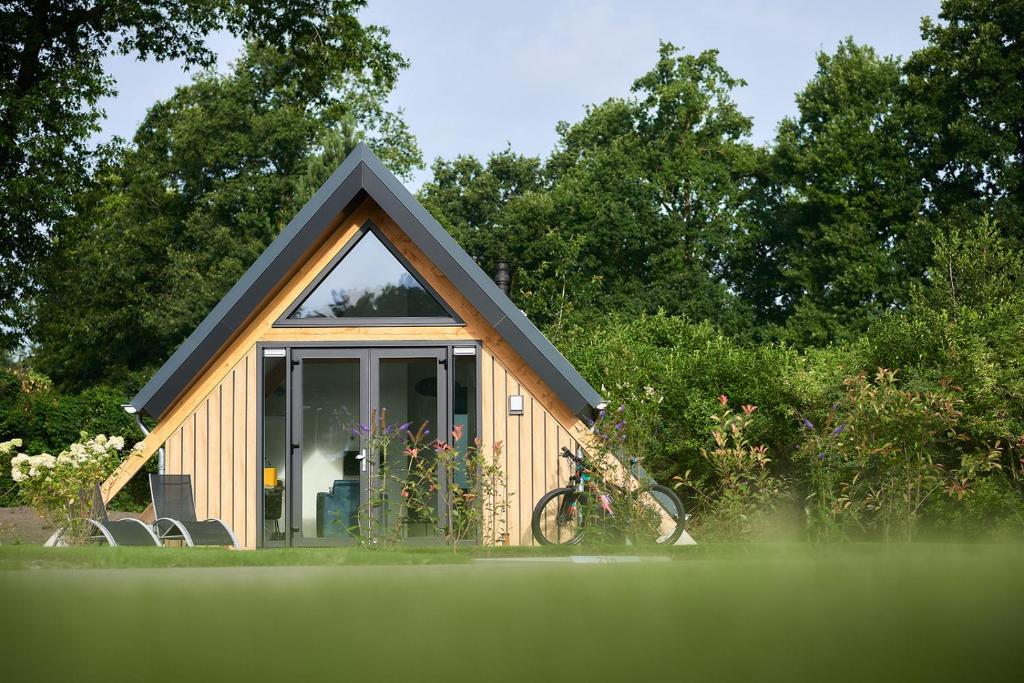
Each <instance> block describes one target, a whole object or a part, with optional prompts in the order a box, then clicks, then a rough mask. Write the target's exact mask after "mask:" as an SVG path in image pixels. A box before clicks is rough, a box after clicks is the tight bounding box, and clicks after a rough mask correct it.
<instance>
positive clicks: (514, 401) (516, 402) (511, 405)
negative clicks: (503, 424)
mask: <svg viewBox="0 0 1024 683" xmlns="http://www.w3.org/2000/svg"><path fill="white" fill-rule="evenodd" d="M508 414H509V415H522V414H523V397H522V396H520V395H519V394H513V395H512V396H509V397H508Z"/></svg>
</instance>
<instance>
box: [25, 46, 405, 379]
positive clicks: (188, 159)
mask: <svg viewBox="0 0 1024 683" xmlns="http://www.w3.org/2000/svg"><path fill="white" fill-rule="evenodd" d="M346 30H348V27H346ZM363 42H368V43H369V44H368V45H366V44H363ZM350 43H352V47H351V49H342V46H346V45H349V44H350ZM338 51H339V55H337V58H336V59H335V62H334V67H335V68H333V69H329V68H326V67H324V68H321V69H320V70H319V80H315V79H313V78H312V76H311V74H310V73H309V72H308V71H305V72H304V73H303V74H302V77H301V78H299V77H297V75H298V72H299V71H302V70H304V68H305V67H303V66H302V64H303V60H301V59H299V58H298V57H297V56H296V55H295V54H293V53H291V52H281V51H279V50H277V49H276V48H274V47H273V46H271V45H267V44H264V43H262V42H253V43H250V44H249V45H248V46H247V49H246V51H245V53H244V55H243V56H242V57H241V58H240V59H239V60H238V61H237V62H236V63H235V64H234V66H233V67H232V69H231V71H230V72H228V73H226V74H220V73H217V72H215V71H204V72H203V73H201V74H199V75H198V76H197V77H196V79H195V80H194V81H193V83H192V84H190V85H188V86H185V87H182V88H179V89H178V91H177V92H176V93H175V95H174V96H173V97H171V98H170V99H168V100H165V101H163V102H158V103H157V104H155V105H154V106H153V107H152V108H151V109H150V110H149V112H148V114H147V116H146V118H145V120H144V121H143V122H142V124H141V125H140V126H139V129H138V131H137V133H136V135H135V138H134V140H133V142H132V143H131V144H127V143H124V142H120V141H117V142H115V143H113V144H112V145H110V146H107V147H105V148H104V149H103V150H102V151H103V156H102V157H101V158H100V159H99V160H98V162H97V168H96V171H95V173H94V175H93V178H92V182H91V183H90V185H89V186H88V187H87V188H86V189H85V190H84V191H82V192H81V193H80V194H79V195H78V196H77V197H76V206H75V214H74V216H72V217H69V218H68V219H67V220H64V221H62V222H61V223H60V224H59V225H58V226H56V227H55V229H54V231H53V246H54V248H53V253H52V255H51V256H50V258H49V259H47V262H46V263H45V264H44V265H43V266H42V267H41V268H40V269H39V270H38V279H39V283H40V286H41V292H40V295H39V296H38V298H37V300H36V309H35V311H34V313H35V324H34V327H33V330H32V332H33V339H34V341H36V342H37V343H38V350H37V352H36V354H35V362H36V365H37V367H38V368H39V369H41V370H42V371H43V372H45V373H46V374H48V375H49V376H51V377H52V378H53V379H54V380H55V381H56V382H57V383H58V385H60V386H62V387H65V388H73V389H78V388H84V387H86V386H89V385H90V384H92V383H95V382H98V381H107V382H111V381H113V382H121V383H124V382H128V383H131V382H132V381H133V380H132V376H133V375H132V373H133V372H136V373H137V372H138V371H142V370H146V369H149V370H152V369H153V368H154V367H155V366H157V365H159V364H160V363H162V362H163V361H164V360H165V359H166V358H167V357H168V356H169V355H170V354H171V352H172V351H173V350H174V349H175V347H176V346H177V345H178V344H180V343H181V342H182V341H183V340H184V338H185V337H186V336H187V335H188V334H189V333H190V332H191V331H192V330H193V329H194V328H195V326H196V325H197V324H198V323H199V321H200V320H202V319H203V317H204V316H205V315H206V314H207V313H208V312H209V311H210V310H211V309H212V308H213V306H214V305H215V304H216V302H217V301H218V300H219V299H220V298H221V297H222V296H223V295H224V293H225V292H227V290H228V289H229V288H230V287H231V286H232V285H233V284H234V283H235V282H236V281H237V280H238V278H239V277H240V276H241V275H242V273H243V272H245V270H246V268H248V267H249V265H250V264H251V263H252V262H253V261H254V260H255V259H256V257H257V256H259V254H260V253H261V252H262V251H263V249H264V248H266V246H267V245H268V244H269V243H270V242H271V241H272V240H273V239H274V238H275V237H276V236H277V234H278V233H279V232H280V230H281V228H282V227H283V226H284V225H285V224H286V223H287V222H288V221H289V220H290V219H291V218H292V216H293V215H294V214H295V213H296V212H297V211H298V209H299V208H300V207H301V206H302V204H304V203H305V201H306V200H307V199H308V198H309V196H310V195H311V194H312V193H313V191H314V190H315V189H316V187H318V186H319V184H320V183H322V182H323V180H326V177H327V175H328V174H329V173H330V171H332V170H333V168H334V166H336V164H337V163H339V162H340V160H341V159H342V158H344V156H345V155H347V153H348V152H350V151H351V150H352V148H353V147H354V146H355V144H356V143H357V142H358V141H360V140H365V141H366V142H368V143H369V144H370V145H371V146H373V147H374V148H376V149H377V150H378V151H379V152H380V154H381V155H382V156H383V157H384V158H386V159H388V160H389V161H390V162H391V164H392V166H393V167H394V168H396V170H398V171H399V172H400V173H401V172H405V171H408V170H409V169H410V168H411V167H412V166H413V165H414V164H416V163H418V160H419V158H420V157H419V149H418V147H417V146H416V143H415V140H414V139H413V137H412V136H411V134H410V133H409V132H408V131H407V129H406V128H405V125H404V123H403V122H402V120H401V119H400V118H399V117H398V116H397V115H395V114H393V113H391V112H388V111H387V110H385V109H384V107H383V102H384V100H385V99H386V97H387V95H388V93H389V92H390V91H391V88H392V87H393V85H394V82H395V78H396V77H397V73H398V70H399V68H400V67H401V66H402V65H403V64H404V62H403V61H402V59H401V58H400V57H399V56H398V55H396V54H395V53H394V52H392V51H391V50H390V48H389V47H388V46H387V45H386V43H383V42H381V41H380V39H379V38H378V37H377V36H375V35H373V34H365V33H359V32H356V33H355V34H354V35H352V36H350V37H348V38H345V39H344V40H343V41H342V42H341V43H340V44H339V47H338ZM361 53H365V54H363V55H362V56H359V55H360V54H361ZM367 55H369V56H367Z"/></svg>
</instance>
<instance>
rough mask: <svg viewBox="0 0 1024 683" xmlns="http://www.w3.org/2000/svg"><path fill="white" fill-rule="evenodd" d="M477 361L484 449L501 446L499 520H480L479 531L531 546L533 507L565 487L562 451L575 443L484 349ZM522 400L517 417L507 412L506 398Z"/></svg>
mask: <svg viewBox="0 0 1024 683" xmlns="http://www.w3.org/2000/svg"><path fill="white" fill-rule="evenodd" d="M480 363H481V367H480V370H481V373H480V375H481V380H482V382H481V386H480V392H481V398H482V401H481V404H482V409H481V412H482V413H483V414H482V416H481V423H482V428H483V430H482V431H483V434H482V437H481V438H482V441H483V444H482V445H483V447H484V448H492V446H493V444H494V443H495V442H501V443H502V451H501V453H500V455H499V461H498V464H499V465H500V466H501V468H502V472H503V473H504V475H505V479H506V484H507V486H506V491H505V502H506V505H507V508H508V510H507V515H506V519H505V520H501V519H487V520H485V531H484V533H485V534H487V535H488V536H489V539H492V540H499V539H501V538H502V534H503V532H506V531H507V533H508V534H509V542H510V543H511V544H512V545H536V541H534V540H533V532H532V530H531V527H530V518H531V516H532V514H533V508H534V506H535V505H536V504H537V501H538V500H540V498H541V496H543V495H544V494H545V493H546V492H547V491H549V490H551V489H553V488H556V487H559V486H565V485H566V483H567V481H568V478H569V472H568V471H567V470H566V466H567V463H566V461H565V459H564V458H560V457H558V453H559V452H560V451H561V449H562V448H563V447H568V448H569V449H570V450H573V451H575V449H576V446H577V441H576V439H574V438H573V437H572V435H571V434H570V432H569V431H568V430H567V429H566V427H565V426H563V425H562V424H560V423H559V421H558V420H556V419H555V417H554V416H553V415H552V413H551V411H549V410H548V409H547V408H546V407H545V406H544V404H542V403H541V402H540V401H539V400H538V399H537V397H536V396H535V395H534V394H533V393H532V392H531V391H530V390H529V389H528V388H527V387H526V386H525V385H524V384H523V383H522V379H521V378H520V377H517V376H516V374H515V373H514V372H513V371H512V370H510V369H509V367H508V366H506V365H505V364H504V363H502V361H501V360H499V359H498V358H496V357H495V356H494V355H493V354H492V353H491V351H490V350H489V349H488V348H487V347H486V346H485V347H484V350H483V353H482V354H481V358H480ZM517 394H518V395H520V396H522V397H523V414H522V415H509V414H508V397H509V396H514V395H517Z"/></svg>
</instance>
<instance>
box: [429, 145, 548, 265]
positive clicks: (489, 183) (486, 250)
mask: <svg viewBox="0 0 1024 683" xmlns="http://www.w3.org/2000/svg"><path fill="white" fill-rule="evenodd" d="M431 170H432V172H433V177H432V178H431V180H430V181H428V182H427V183H425V184H424V185H423V187H422V189H421V190H420V194H419V197H420V200H421V201H422V202H423V205H424V207H425V208H426V209H427V210H428V211H430V213H431V215H433V216H434V217H435V218H436V219H437V220H438V222H440V223H441V224H442V225H444V226H445V228H447V230H448V231H449V232H450V233H451V234H452V236H453V237H455V239H456V240H458V242H459V243H460V244H461V245H462V246H463V248H464V249H466V251H468V252H469V253H470V254H471V255H473V256H474V257H475V258H476V259H477V261H478V262H479V264H480V265H481V267H483V268H484V269H485V270H486V271H487V272H488V273H493V272H494V268H495V263H496V261H497V260H498V259H502V258H506V259H507V258H514V257H515V256H516V255H517V253H518V252H519V251H520V249H521V248H522V244H521V242H522V241H523V237H524V235H523V232H522V230H523V228H524V227H525V226H520V225H518V224H513V223H512V222H511V220H512V216H511V215H510V214H509V212H508V206H509V204H510V203H511V202H514V201H515V200H517V199H519V198H520V197H522V196H523V195H526V194H528V193H534V192H542V191H544V190H545V189H546V183H545V179H544V172H543V166H542V164H541V161H540V159H538V158H536V157H527V156H522V155H520V154H516V153H515V152H513V151H512V150H511V149H506V150H504V151H502V152H499V153H496V154H492V155H491V156H490V157H489V158H488V159H487V163H486V164H484V163H482V162H481V161H480V160H479V159H477V158H476V157H473V156H465V155H464V156H458V157H456V158H455V159H453V160H451V161H445V160H443V159H437V160H436V161H435V162H434V164H433V166H432V167H431Z"/></svg>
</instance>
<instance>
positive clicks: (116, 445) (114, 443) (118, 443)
mask: <svg viewBox="0 0 1024 683" xmlns="http://www.w3.org/2000/svg"><path fill="white" fill-rule="evenodd" d="M107 446H108V447H110V448H113V449H114V450H115V451H119V450H121V449H123V448H124V437H123V436H112V437H110V440H109V441H107Z"/></svg>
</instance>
